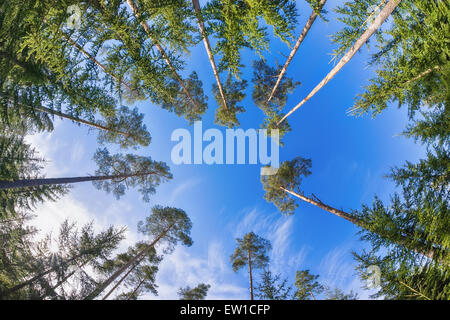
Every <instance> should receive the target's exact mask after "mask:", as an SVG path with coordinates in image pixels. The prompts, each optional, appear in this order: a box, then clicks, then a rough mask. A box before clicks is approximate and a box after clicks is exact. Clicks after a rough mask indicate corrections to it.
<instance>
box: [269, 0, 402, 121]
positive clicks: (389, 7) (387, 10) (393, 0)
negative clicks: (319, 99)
mask: <svg viewBox="0 0 450 320" xmlns="http://www.w3.org/2000/svg"><path fill="white" fill-rule="evenodd" d="M401 1H402V0H389V2H388V3H387V4H386V5H385V6H384V8H383V10H381V12H380V13H379V14H378V16H377V17H376V18H375V20H374V21H373V22H372V24H371V25H370V26H369V27H368V28H367V30H366V31H365V32H364V33H363V34H362V35H361V37H360V38H359V39H358V40H357V41H356V42H355V44H354V45H353V46H352V47H351V48H350V50H348V52H347V53H346V54H345V55H344V56H343V57H342V58H341V60H339V62H338V63H337V64H336V66H335V67H334V68H333V69H332V70H331V71H330V72H329V73H328V74H327V76H326V77H325V78H324V79H323V80H322V81H321V82H320V83H319V84H318V85H317V86H316V87H315V88H314V89H313V90H312V91H311V92H310V93H309V94H308V95H307V96H306V98H304V99H303V100H302V101H301V102H300V103H299V104H297V105H296V106H295V107H294V108H292V109H291V110H290V111H289V112H288V113H287V114H286V115H285V116H284V117H283V118H281V120H280V121H278V123H277V125H278V126H279V125H280V124H281V123H282V122H283V121H284V120H286V118H287V117H289V116H290V115H291V114H292V113H294V112H295V111H296V110H297V109H298V108H300V107H301V106H302V105H303V104H305V102H307V101H308V100H309V99H311V98H312V97H313V96H314V95H315V94H316V93H317V92H318V91H319V90H320V89H322V88H323V87H324V86H325V85H326V84H327V83H328V82H329V81H330V80H331V79H333V77H334V76H335V75H336V74H337V73H338V72H339V71H340V70H341V69H342V68H343V67H344V66H345V65H346V64H347V62H349V61H350V60H351V59H352V58H353V56H354V55H355V54H356V52H358V50H359V49H361V47H362V46H363V45H364V43H366V42H367V40H369V38H370V37H371V36H372V35H373V34H374V33H375V32H376V31H377V30H378V29H379V28H380V26H381V25H382V24H383V22H384V21H385V20H386V19H387V18H388V17H389V16H390V15H391V13H392V12H393V11H394V9H395V8H396V7H397V6H398V5H399V4H400V2H401Z"/></svg>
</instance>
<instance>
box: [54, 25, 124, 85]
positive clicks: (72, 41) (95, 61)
mask: <svg viewBox="0 0 450 320" xmlns="http://www.w3.org/2000/svg"><path fill="white" fill-rule="evenodd" d="M62 35H63V37H64V38H65V39H66V40H67V41H68V42H69V43H70V44H71V45H72V46H74V47H75V48H76V49H77V50H78V51H80V52H81V53H82V54H84V55H85V56H86V57H87V58H88V59H89V60H91V61H92V62H94V63H95V64H96V65H97V66H98V67H99V68H100V69H102V70H103V72H105V73H106V74H108V75H109V76H111V77H112V78H113V79H114V80H116V81H117V82H118V83H121V84H122V85H123V86H124V87H125V88H127V89H128V90H129V91H131V92H133V89H131V87H130V85H129V84H128V83H126V82H125V81H123V80H120V79H119V78H118V77H117V76H116V75H114V74H112V73H111V72H109V71H108V70H107V69H106V67H105V66H104V65H103V64H102V63H101V62H100V61H98V60H97V59H95V57H93V56H92V55H91V54H89V52H87V51H86V50H84V48H83V47H82V46H80V45H79V44H78V43H77V42H75V41H74V40H72V38H70V36H69V35H67V34H66V33H64V32H62Z"/></svg>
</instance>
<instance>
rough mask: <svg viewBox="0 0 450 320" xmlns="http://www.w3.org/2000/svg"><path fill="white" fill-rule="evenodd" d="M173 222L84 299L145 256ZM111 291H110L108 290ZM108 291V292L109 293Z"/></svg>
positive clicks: (97, 292)
mask: <svg viewBox="0 0 450 320" xmlns="http://www.w3.org/2000/svg"><path fill="white" fill-rule="evenodd" d="M173 226H174V224H171V225H170V226H169V227H168V228H167V229H166V230H165V231H164V232H162V233H161V234H160V235H159V236H158V237H157V238H156V239H155V240H154V241H153V242H152V243H150V244H149V245H147V246H146V247H145V248H144V249H142V250H141V252H140V253H138V254H137V255H136V256H135V257H134V258H133V259H131V260H130V261H128V262H127V263H126V264H124V265H123V266H122V267H120V268H119V270H117V271H116V272H114V273H113V274H112V275H111V276H110V277H109V278H108V279H106V281H104V282H102V283H101V284H100V285H99V286H98V287H97V288H96V289H95V290H94V291H93V292H92V293H90V294H89V295H88V296H87V297H86V298H84V300H92V299H94V298H95V297H97V296H98V295H99V294H100V293H102V292H103V291H104V290H105V289H106V288H107V287H108V286H109V285H110V284H111V283H112V282H113V281H114V280H116V279H117V278H118V277H119V276H120V275H121V274H122V273H123V272H125V270H127V269H128V268H129V267H130V266H131V265H132V264H134V263H136V262H137V261H138V260H140V259H141V257H142V256H145V255H146V254H148V252H149V251H150V249H151V248H153V246H154V245H155V244H156V243H157V242H158V241H159V240H161V239H162V238H163V237H164V236H165V235H166V234H167V232H169V230H170V229H172V227H173ZM110 293H111V292H110ZM110 293H108V294H110Z"/></svg>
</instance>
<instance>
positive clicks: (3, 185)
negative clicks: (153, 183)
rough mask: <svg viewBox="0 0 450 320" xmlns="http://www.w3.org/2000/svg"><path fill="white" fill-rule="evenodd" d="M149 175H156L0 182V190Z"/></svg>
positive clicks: (152, 172)
mask: <svg viewBox="0 0 450 320" xmlns="http://www.w3.org/2000/svg"><path fill="white" fill-rule="evenodd" d="M150 174H157V172H156V171H149V172H142V173H135V174H121V175H111V176H85V177H70V178H42V179H39V178H38V179H23V180H13V181H8V180H0V190H1V189H12V188H26V187H36V186H45V185H55V184H68V183H77V182H86V181H99V180H112V179H126V178H130V177H138V176H146V175H150Z"/></svg>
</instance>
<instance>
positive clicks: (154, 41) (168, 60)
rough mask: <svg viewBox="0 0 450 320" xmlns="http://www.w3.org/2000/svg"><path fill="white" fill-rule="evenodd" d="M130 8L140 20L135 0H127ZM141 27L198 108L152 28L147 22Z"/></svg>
mask: <svg viewBox="0 0 450 320" xmlns="http://www.w3.org/2000/svg"><path fill="white" fill-rule="evenodd" d="M127 3H128V6H129V7H130V9H131V11H133V14H134V16H135V17H136V19H138V20H139V19H140V13H139V10H138V8H137V7H136V5H135V4H134V2H133V0H127ZM140 24H141V26H142V27H143V28H144V30H145V33H147V36H148V37H149V39H150V40H151V41H152V42H153V45H154V46H155V47H156V48H157V49H158V51H159V52H160V53H161V55H162V56H163V58H164V61H165V62H166V64H167V65H168V66H169V68H170V69H171V70H172V73H173V75H174V76H175V78H176V80H177V81H178V83H179V84H180V86H181V88H182V89H183V92H184V93H185V94H186V96H187V97H188V99H189V100H190V102H191V103H192V105H193V106H194V108H198V106H197V104H196V103H195V101H194V99H193V98H192V96H191V94H190V93H189V90H188V89H187V88H186V86H185V85H184V83H183V80H182V79H181V77H180V75H179V74H178V72H177V70H176V69H175V67H174V66H173V64H172V62H170V59H169V56H168V55H167V53H166V51H165V50H164V48H163V47H162V46H161V45H160V44H159V43H158V42H157V41H156V39H155V38H154V37H153V36H152V34H151V32H150V27H149V26H148V24H147V22H145V21H141V22H140Z"/></svg>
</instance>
